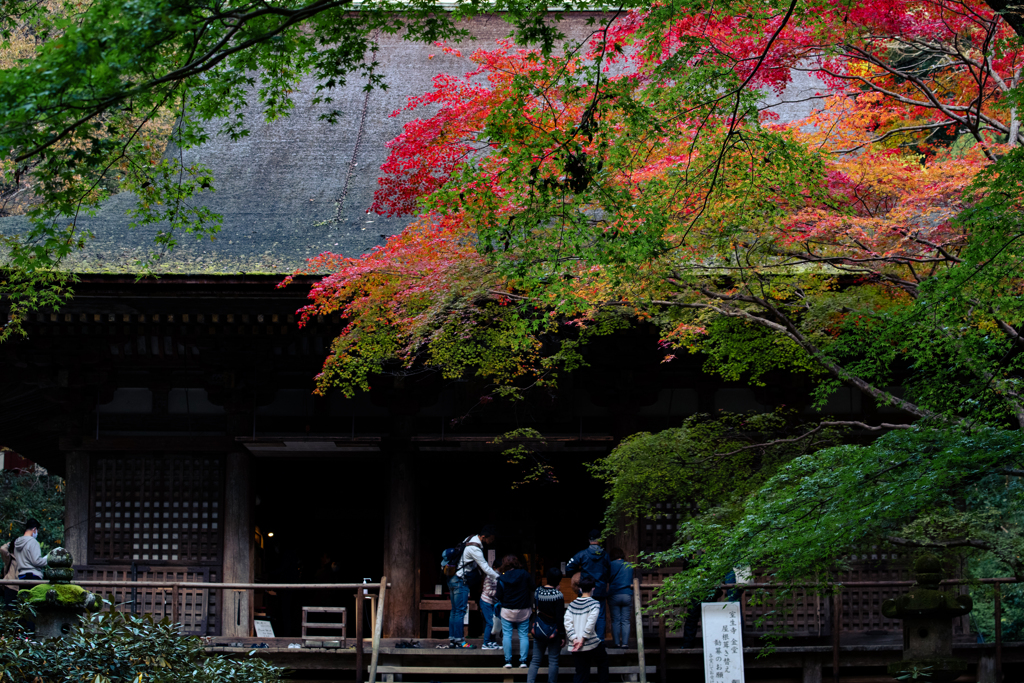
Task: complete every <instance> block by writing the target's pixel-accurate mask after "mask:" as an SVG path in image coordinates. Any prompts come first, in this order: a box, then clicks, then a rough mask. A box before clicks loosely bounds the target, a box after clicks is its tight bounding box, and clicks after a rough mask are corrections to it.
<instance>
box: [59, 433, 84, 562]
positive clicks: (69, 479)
mask: <svg viewBox="0 0 1024 683" xmlns="http://www.w3.org/2000/svg"><path fill="white" fill-rule="evenodd" d="M89 457H90V456H89V454H88V453H83V452H81V451H72V452H70V453H67V454H66V455H65V456H64V481H65V489H64V547H65V548H67V549H68V550H69V551H70V552H71V556H72V557H73V558H74V559H75V562H76V563H77V564H89V512H90V510H89Z"/></svg>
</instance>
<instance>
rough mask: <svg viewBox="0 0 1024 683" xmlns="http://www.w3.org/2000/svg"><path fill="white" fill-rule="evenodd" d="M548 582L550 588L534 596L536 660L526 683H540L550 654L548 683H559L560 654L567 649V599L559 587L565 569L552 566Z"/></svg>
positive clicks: (534, 651) (548, 573) (534, 647)
mask: <svg viewBox="0 0 1024 683" xmlns="http://www.w3.org/2000/svg"><path fill="white" fill-rule="evenodd" d="M547 579H548V585H546V586H541V587H539V588H538V589H537V590H536V591H534V593H533V608H534V613H535V617H534V620H533V629H532V633H533V657H532V658H531V659H530V671H529V672H528V673H527V674H526V683H537V672H538V671H539V670H540V662H541V659H543V657H544V654H545V653H547V655H548V683H558V654H559V653H560V652H561V651H562V648H563V647H565V624H564V623H563V620H564V619H565V596H564V595H562V591H561V590H560V589H559V588H558V584H559V583H560V582H561V580H562V570H561V569H559V568H558V567H551V568H550V569H548V571H547Z"/></svg>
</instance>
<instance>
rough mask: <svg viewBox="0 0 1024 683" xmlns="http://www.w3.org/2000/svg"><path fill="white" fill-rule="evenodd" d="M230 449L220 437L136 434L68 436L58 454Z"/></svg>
mask: <svg viewBox="0 0 1024 683" xmlns="http://www.w3.org/2000/svg"><path fill="white" fill-rule="evenodd" d="M234 448H235V442H234V439H231V438H228V437H221V436H170V435H165V434H154V435H147V434H139V435H136V436H114V437H102V438H100V439H88V438H84V437H77V436H68V437H63V438H61V440H60V450H62V451H148V452H165V451H176V452H180V451H220V452H221V453H226V452H228V451H230V450H233V449H234Z"/></svg>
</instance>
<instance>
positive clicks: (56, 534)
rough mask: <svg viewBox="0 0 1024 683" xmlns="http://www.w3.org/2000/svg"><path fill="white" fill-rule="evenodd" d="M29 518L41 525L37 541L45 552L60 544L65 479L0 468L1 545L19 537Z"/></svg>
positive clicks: (62, 532)
mask: <svg viewBox="0 0 1024 683" xmlns="http://www.w3.org/2000/svg"><path fill="white" fill-rule="evenodd" d="M30 517H34V518H35V519H37V520H39V523H40V524H41V525H42V526H41V528H40V529H39V539H38V540H39V545H40V546H42V547H43V549H44V553H45V552H47V551H48V550H49V549H51V548H55V547H57V546H59V545H61V544H63V542H64V480H63V479H61V478H60V477H56V476H52V475H47V476H41V477H37V476H36V475H34V474H28V473H24V474H22V473H18V472H15V471H13V470H0V539H3V541H2V543H0V545H2V544H3V543H6V542H7V541H9V540H12V539H13V538H14V537H16V536H20V535H21V532H22V527H23V525H24V524H25V522H26V520H28V519H29V518H30Z"/></svg>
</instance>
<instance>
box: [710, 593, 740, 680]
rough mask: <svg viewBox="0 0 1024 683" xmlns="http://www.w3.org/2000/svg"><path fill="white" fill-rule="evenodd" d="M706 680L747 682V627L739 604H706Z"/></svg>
mask: <svg viewBox="0 0 1024 683" xmlns="http://www.w3.org/2000/svg"><path fill="white" fill-rule="evenodd" d="M700 611H701V629H702V630H703V632H704V680H705V681H706V683H743V625H742V620H741V618H740V603H738V602H703V603H701V605H700Z"/></svg>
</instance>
